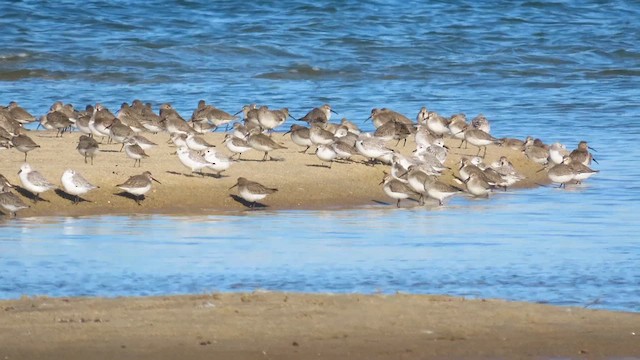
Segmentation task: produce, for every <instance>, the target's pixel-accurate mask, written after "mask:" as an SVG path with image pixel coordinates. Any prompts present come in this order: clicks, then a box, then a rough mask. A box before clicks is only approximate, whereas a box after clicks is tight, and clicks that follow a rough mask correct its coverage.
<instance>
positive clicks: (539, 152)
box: [523, 136, 549, 165]
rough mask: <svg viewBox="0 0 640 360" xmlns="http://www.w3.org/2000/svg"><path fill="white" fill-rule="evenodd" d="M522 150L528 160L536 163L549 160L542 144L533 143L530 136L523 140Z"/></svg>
mask: <svg viewBox="0 0 640 360" xmlns="http://www.w3.org/2000/svg"><path fill="white" fill-rule="evenodd" d="M523 152H524V154H525V155H526V156H527V157H528V158H529V160H531V161H533V162H535V163H536V164H541V165H546V164H547V163H548V162H549V151H548V150H547V149H545V148H544V147H542V146H538V145H535V144H534V140H533V138H532V137H531V136H529V137H527V139H526V140H525V142H524V150H523Z"/></svg>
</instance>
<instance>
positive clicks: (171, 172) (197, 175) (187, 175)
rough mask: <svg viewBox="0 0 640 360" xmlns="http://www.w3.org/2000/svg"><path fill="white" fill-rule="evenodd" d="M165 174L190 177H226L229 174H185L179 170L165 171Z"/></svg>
mask: <svg viewBox="0 0 640 360" xmlns="http://www.w3.org/2000/svg"><path fill="white" fill-rule="evenodd" d="M167 174H171V175H181V176H186V177H190V178H198V177H199V178H206V177H210V178H214V179H222V178H226V177H229V175H222V174H220V175H219V176H218V174H212V173H192V174H186V173H181V172H177V171H167Z"/></svg>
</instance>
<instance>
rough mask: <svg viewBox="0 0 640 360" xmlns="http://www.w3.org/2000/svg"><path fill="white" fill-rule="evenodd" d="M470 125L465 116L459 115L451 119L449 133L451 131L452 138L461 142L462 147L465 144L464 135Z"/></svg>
mask: <svg viewBox="0 0 640 360" xmlns="http://www.w3.org/2000/svg"><path fill="white" fill-rule="evenodd" d="M468 127H469V124H467V121H466V118H465V117H464V114H457V115H454V116H452V117H451V119H450V121H449V131H451V136H452V137H453V138H456V139H458V140H460V146H459V148H460V147H462V144H463V143H464V133H465V131H466V130H467V129H468Z"/></svg>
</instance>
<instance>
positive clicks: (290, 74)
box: [255, 64, 345, 80]
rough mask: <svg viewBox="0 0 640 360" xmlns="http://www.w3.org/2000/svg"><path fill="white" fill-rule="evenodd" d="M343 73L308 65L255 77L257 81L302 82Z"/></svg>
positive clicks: (290, 67) (342, 73) (293, 66)
mask: <svg viewBox="0 0 640 360" xmlns="http://www.w3.org/2000/svg"><path fill="white" fill-rule="evenodd" d="M344 74H345V72H344V71H339V70H327V69H322V68H320V67H318V66H311V65H308V64H296V65H292V66H289V67H286V68H284V69H282V70H281V71H273V72H267V73H262V74H258V75H256V76H255V77H256V78H259V79H271V80H303V79H310V78H323V77H335V76H339V75H344Z"/></svg>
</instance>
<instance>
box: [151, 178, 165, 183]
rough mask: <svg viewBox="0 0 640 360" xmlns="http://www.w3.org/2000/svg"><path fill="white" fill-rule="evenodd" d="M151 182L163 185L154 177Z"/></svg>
mask: <svg viewBox="0 0 640 360" xmlns="http://www.w3.org/2000/svg"><path fill="white" fill-rule="evenodd" d="M151 180H153V181H155V182H157V183H158V184H162V183H161V182H160V181H158V179H156V178H154V177H152V178H151Z"/></svg>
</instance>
